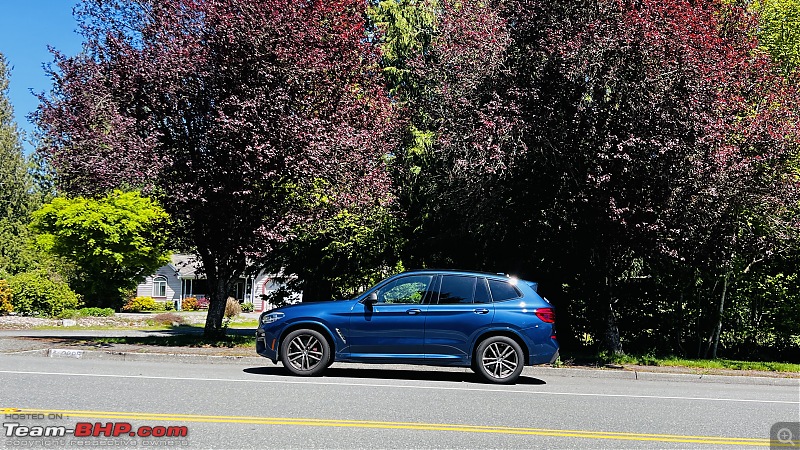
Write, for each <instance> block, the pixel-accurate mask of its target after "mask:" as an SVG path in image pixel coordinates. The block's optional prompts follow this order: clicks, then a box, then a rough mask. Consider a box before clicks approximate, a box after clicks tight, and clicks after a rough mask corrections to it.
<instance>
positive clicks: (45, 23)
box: [0, 0, 81, 153]
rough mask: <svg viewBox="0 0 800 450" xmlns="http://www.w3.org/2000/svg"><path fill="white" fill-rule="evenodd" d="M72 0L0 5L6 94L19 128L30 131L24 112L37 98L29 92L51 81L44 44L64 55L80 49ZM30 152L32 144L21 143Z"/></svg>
mask: <svg viewBox="0 0 800 450" xmlns="http://www.w3.org/2000/svg"><path fill="white" fill-rule="evenodd" d="M76 3H77V2H76V1H75V0H4V1H3V2H2V4H0V53H3V55H5V57H6V62H7V63H8V65H9V67H10V68H11V79H10V82H11V83H10V85H9V90H8V97H9V99H10V101H11V104H12V105H13V106H14V117H15V119H16V121H17V125H19V128H20V129H22V130H24V131H26V132H27V133H31V132H32V131H33V129H34V126H33V125H32V124H31V123H30V122H29V121H28V118H27V116H28V114H30V113H31V112H33V111H34V110H36V106H37V105H38V104H39V102H38V100H37V99H36V97H34V95H33V94H32V93H31V91H33V92H46V91H49V90H50V88H51V86H52V83H51V81H50V79H49V78H48V77H47V76H45V73H44V69H43V68H42V64H46V63H50V62H52V61H53V56H52V55H51V54H50V52H49V51H48V50H47V46H48V45H50V46H52V47H55V48H56V49H57V50H59V51H60V52H62V53H64V54H66V55H74V54H77V53H78V52H79V51H80V49H81V36H80V35H79V34H78V33H77V32H76V30H77V28H78V24H77V22H76V21H75V19H74V18H73V16H72V8H73V6H75V4H76ZM25 150H26V152H27V153H30V151H31V150H32V147H31V146H30V144H28V143H25Z"/></svg>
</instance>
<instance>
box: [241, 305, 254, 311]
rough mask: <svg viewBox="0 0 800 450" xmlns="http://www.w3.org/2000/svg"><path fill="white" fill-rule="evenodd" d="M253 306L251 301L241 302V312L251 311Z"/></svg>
mask: <svg viewBox="0 0 800 450" xmlns="http://www.w3.org/2000/svg"><path fill="white" fill-rule="evenodd" d="M253 309H254V306H253V304H252V303H242V312H246V313H249V312H253Z"/></svg>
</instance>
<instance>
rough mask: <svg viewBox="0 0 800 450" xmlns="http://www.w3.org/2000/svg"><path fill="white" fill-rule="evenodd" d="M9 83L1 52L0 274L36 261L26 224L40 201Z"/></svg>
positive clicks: (20, 268) (29, 265) (16, 269)
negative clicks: (13, 106) (23, 145)
mask: <svg viewBox="0 0 800 450" xmlns="http://www.w3.org/2000/svg"><path fill="white" fill-rule="evenodd" d="M8 84H9V71H8V67H7V65H6V60H5V57H4V56H3V54H2V53H0V274H7V275H12V274H15V273H18V272H22V271H25V270H27V269H29V268H32V267H33V265H34V264H35V262H36V260H37V259H38V258H37V255H36V252H35V248H34V247H33V246H32V240H33V239H32V235H31V232H30V230H29V228H28V222H29V221H30V213H31V212H32V211H33V210H34V209H36V207H37V205H38V203H39V201H40V198H39V196H38V194H37V193H36V191H35V189H34V187H35V186H34V180H33V177H32V176H31V174H30V170H29V169H30V168H31V167H30V166H31V162H30V161H29V160H28V159H27V158H26V157H25V156H24V153H23V149H22V135H21V132H20V131H19V130H18V128H17V124H16V122H14V110H13V108H12V106H11V104H10V103H9V101H8V97H7V92H8Z"/></svg>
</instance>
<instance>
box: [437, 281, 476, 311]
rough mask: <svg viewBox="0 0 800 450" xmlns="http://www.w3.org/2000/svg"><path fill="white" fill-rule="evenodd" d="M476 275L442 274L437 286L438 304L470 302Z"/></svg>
mask: <svg viewBox="0 0 800 450" xmlns="http://www.w3.org/2000/svg"><path fill="white" fill-rule="evenodd" d="M476 280H477V278H476V277H462V276H458V275H443V276H442V286H441V288H439V304H440V305H447V304H453V303H472V299H473V297H474V293H475V281H476Z"/></svg>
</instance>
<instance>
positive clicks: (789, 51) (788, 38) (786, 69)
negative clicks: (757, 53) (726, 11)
mask: <svg viewBox="0 0 800 450" xmlns="http://www.w3.org/2000/svg"><path fill="white" fill-rule="evenodd" d="M751 7H752V8H753V9H754V10H756V11H758V13H759V28H758V40H759V43H760V44H761V46H762V47H763V48H764V49H765V50H767V51H768V52H769V53H770V54H771V55H772V57H773V58H774V59H775V60H776V61H777V62H778V64H779V65H780V68H781V70H782V71H783V73H784V74H785V75H786V76H791V75H792V74H794V73H796V71H797V68H798V67H800V1H797V0H758V1H755V2H753V3H752V5H751Z"/></svg>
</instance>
